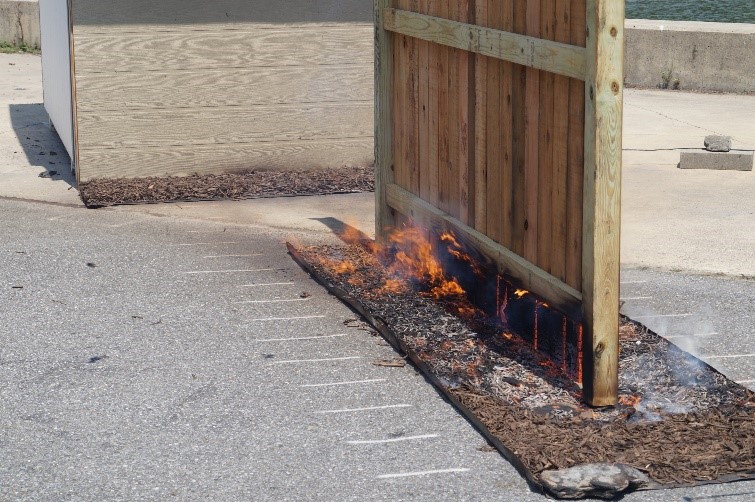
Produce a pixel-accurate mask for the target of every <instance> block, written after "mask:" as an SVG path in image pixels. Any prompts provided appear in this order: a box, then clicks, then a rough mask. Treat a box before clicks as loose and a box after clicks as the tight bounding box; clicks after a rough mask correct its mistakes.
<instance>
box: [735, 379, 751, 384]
mask: <svg viewBox="0 0 755 502" xmlns="http://www.w3.org/2000/svg"><path fill="white" fill-rule="evenodd" d="M753 382H755V379H752V380H737V383H740V384H741V383H753Z"/></svg>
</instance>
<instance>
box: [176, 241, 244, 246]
mask: <svg viewBox="0 0 755 502" xmlns="http://www.w3.org/2000/svg"><path fill="white" fill-rule="evenodd" d="M220 244H241V242H239V241H220V242H184V243H181V244H173V246H218V245H220Z"/></svg>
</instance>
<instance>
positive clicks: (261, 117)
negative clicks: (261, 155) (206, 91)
mask: <svg viewBox="0 0 755 502" xmlns="http://www.w3.org/2000/svg"><path fill="white" fill-rule="evenodd" d="M371 116H372V107H371V106H370V105H369V104H359V103H357V104H348V105H347V104H340V103H317V104H311V105H307V106H302V105H299V104H286V105H262V106H253V107H228V108H225V109H222V110H219V109H216V108H180V109H175V110H160V112H159V113H155V112H154V111H151V110H137V111H133V110H122V111H120V112H119V111H114V112H100V113H96V114H94V113H91V114H88V113H81V114H80V116H79V136H80V138H79V143H80V148H81V149H82V151H83V150H85V149H87V148H98V147H103V148H115V147H119V146H134V147H137V146H152V147H158V146H165V147H170V146H181V145H204V144H212V143H216V144H228V143H245V142H256V141H294V140H309V139H320V140H324V139H339V138H367V137H369V136H371V135H372V122H371V119H370V117H371ZM103 168H104V167H103Z"/></svg>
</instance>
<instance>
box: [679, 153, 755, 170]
mask: <svg viewBox="0 0 755 502" xmlns="http://www.w3.org/2000/svg"><path fill="white" fill-rule="evenodd" d="M752 158H753V154H752V153H735V152H726V153H724V152H681V154H680V158H679V169H710V170H713V171H752Z"/></svg>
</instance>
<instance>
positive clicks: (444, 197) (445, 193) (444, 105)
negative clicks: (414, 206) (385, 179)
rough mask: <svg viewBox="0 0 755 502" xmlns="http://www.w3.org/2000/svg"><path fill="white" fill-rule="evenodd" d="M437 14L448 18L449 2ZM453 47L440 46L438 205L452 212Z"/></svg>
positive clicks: (438, 61)
mask: <svg viewBox="0 0 755 502" xmlns="http://www.w3.org/2000/svg"><path fill="white" fill-rule="evenodd" d="M436 8H437V15H438V17H441V18H443V19H448V2H447V1H441V2H439V4H438V5H437V7H436ZM450 50H451V49H450V48H449V47H447V46H444V45H441V46H439V47H438V59H437V66H438V204H439V205H438V207H440V208H441V209H442V210H443V211H445V212H446V213H450V212H451V211H450V194H449V192H450V183H451V178H450V175H449V169H448V162H449V152H448V143H449V128H450V124H449V119H450V117H449V114H448V53H449V51H450Z"/></svg>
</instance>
